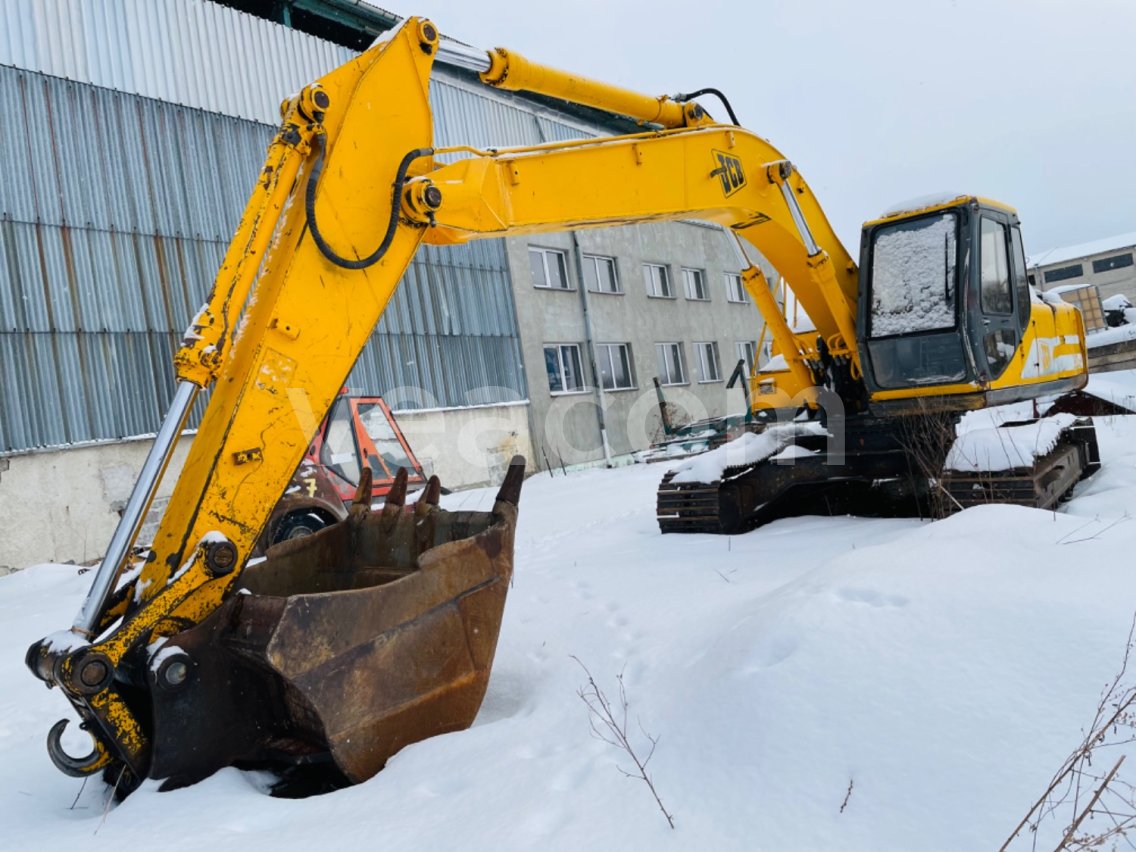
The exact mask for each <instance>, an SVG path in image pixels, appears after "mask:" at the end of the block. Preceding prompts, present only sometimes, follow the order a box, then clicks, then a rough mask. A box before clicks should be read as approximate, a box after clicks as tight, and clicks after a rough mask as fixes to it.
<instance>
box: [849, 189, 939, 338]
mask: <svg viewBox="0 0 1136 852" xmlns="http://www.w3.org/2000/svg"><path fill="white" fill-rule="evenodd" d="M957 245H958V216H956V215H955V214H954V213H953V212H952V213H943V214H941V215H938V216H925V217H922V218H919V219H914V220H910V221H906V222H897V223H896V224H894V225H889V226H886V227H883V228H880V229H879V230H878V231H876V233H875V236H874V239H873V243H872V269H871V294H872V295H871V298H872V314H871V327H870V329H869V334H870V336H872V337H888V336H891V335H896V334H912V333H915V332H921V331H939V330H945V329H951V328H954V327H955V301H956V299H955V293H956V292H957V289H958V268H957V265H958V260H957V258H958V251H957Z"/></svg>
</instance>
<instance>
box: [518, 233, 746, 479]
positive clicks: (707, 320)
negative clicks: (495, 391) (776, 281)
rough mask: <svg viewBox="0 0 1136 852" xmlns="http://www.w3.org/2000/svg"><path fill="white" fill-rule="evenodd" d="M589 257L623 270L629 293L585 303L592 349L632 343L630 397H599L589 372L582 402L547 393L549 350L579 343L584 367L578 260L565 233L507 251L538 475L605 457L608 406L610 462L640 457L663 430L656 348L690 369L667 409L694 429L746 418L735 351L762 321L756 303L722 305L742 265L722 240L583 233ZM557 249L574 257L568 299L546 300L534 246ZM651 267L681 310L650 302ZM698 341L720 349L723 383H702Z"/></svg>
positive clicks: (555, 294) (551, 296)
mask: <svg viewBox="0 0 1136 852" xmlns="http://www.w3.org/2000/svg"><path fill="white" fill-rule="evenodd" d="M575 238H576V239H577V240H578V241H579V248H580V252H581V253H582V254H597V255H605V256H608V257H614V258H616V263H617V268H618V275H619V279H620V283H621V289H622V292H621V293H619V294H609V293H595V292H587V293H586V294H585V296H586V299H587V308H588V313H589V316H590V322H591V330H592V338H593V342H594V343H595V344H600V343H630V344H631V354H632V358H633V360H634V373H635V387H634V388H633V389H630V390H615V391H605V392H603V393H602V394H600V393H598V392H597V391H596V386H597V383H598V382H597V376H596V375H595V374H594V372H593V369H592V367H591V366H589V365H587V364H585V369H584V372H585V376H586V381H587V385H588V386H587V389H586V390H585V391H583V392H579V393H556V394H554V393H552V392H550V390H549V382H548V376H547V372H546V370H545V362H544V346H545V344H551V343H578V344H580V346H581V352H582V353H583V354H584V360H585V361H587V354H586V346H585V340H586V334H585V322H584V306H583V300H582V299H581V293H580V275H579V270H578V266H577V257H576V253H575V249H574V245H573V235H572V234H570V233H560V234H549V235H539V236H533V237H525V238H516V239H510V240H508V241H507V242H508V252H509V265H510V268H511V270H512V278H513V286H514V291H515V300H516V305H517V316H518V320H519V323H520V330H521V346H522V350H523V353H524V361H525V370H526V372H527V382H528V388H529V399H530V401H531V403H532V418H533V424H534V426H533V441H534V444H535V447H534V449H535V450H536V452H537V454H538V457H539V463H540V466H541V467H542V468H543V467H545V466H546V462H545V456H546V455H547V457H548V462H549V463H551V464H552V465H553V466H556V465H557V464H559V463H560V461H561V460H563V462H564V463H565V464H578V463H583V462H589V461H597V460H599V459H602V458H603V457H604V453H603V443H602V439H601V435H600V426H599V415H598V412H599V409H600V407H601V406H602V410H603V413H604V420H605V422H606V427H607V436H608V443H609V446H610V451H611V453H612V454H613V455H616V456H618V455H622V454H626V453H629V452H631V451H633V450H639V449H643V448H644V447H646V446H647V444H648V443H649V442H650V441H651V439H652V438H653V437H654V436H655V434H656V432H657V430H658V422H659V418H658V408H657V405H656V400H655V391H654V384H653V382H652V379H653V378H654V377H655V376H656V374H657V373H658V369H657V361H656V354H655V344H656V343H664V342H681V343H682V346H683V352H684V356H685V359H686V366H687V382H686V383H685V384H683V385H680V386H675V387H668V388H665V392H666V394H667V398H668V400H669V401H670V402H673V403H675V404H676V405H678V406H679V407H680V408H682V409H683V410H684V411H685V413H686V415H687V416H689V417H690V418H692V419H699V418H702V417H706V416H710V415H718V414H724V413H730V412H735V411H742V410H743V407H744V402H743V397H742V392H741V390H740V389H736V390H735V391H734V392H731V399H729V400H728V399H727V393H726V379H728V378H729V375H730V373H731V372H732V370H733V368H734V365H735V363H736V362H737V356H736V354H735V344H736V343H737V342H740V341H751V342H755V343H756V342H757V341H758V340H759V338H760V334H761V326H762V321H761V317H760V315H759V314H758V312H757V309H756V308H755V307H754V306H753V305H752V304H750V303H748V302H747V303H745V304H737V303H733V302H728V301H727V299H726V278H725V276H726V273H727V272H737V271H738V265H737V260H736V259H735V255H734V253H733V250H732V249H731V248H730V246H729V243H728V242H727V238H726V236H725V235H724V234H723V233H722V231H721V230H719V229H717V228H710V227H705V226H701V225H696V224H691V223H683V222H680V223H665V224H664V223H648V224H643V225H633V226H627V227H620V228H605V229H599V230H587V231H580V232H577V233H576V235H575ZM530 245H531V246H539V247H544V248H555V249H561V250H563V251H564V252H565V253H566V254H567V259H568V264H569V267H570V268H569V279H570V282H571V284H572V287H573V289H571V290H549V289H543V288H538V287H536V286H534V284H533V275H532V272H531V270H530V266H529V255H528V249H529V246H530ZM644 263H658V264H665V265H667V267H668V268H669V271H670V275H671V280H672V283H673V286H674V291H675V298H673V299H659V298H650V297H648V295H647V289H646V284H645V282H644V279H643V271H642V266H643V264H644ZM684 266H686V267H692V268H696V269H702V270H703V271H704V272H705V277H706V283H707V288H708V291H709V295H710V299H709V301H705V302H703V301H691V300H688V299H687V298H686V296H685V292H684V290H683V282H682V274H681V269H682V267H684ZM696 341H717V342H718V350H719V356H720V357H719V362H720V363H719V367H720V373H721V379H720V380H718V381H714V382H708V383H701V382H699V381H698V375H697V367H696V353H695V351H694V349H693V345H692V344H693V343H694V342H696Z"/></svg>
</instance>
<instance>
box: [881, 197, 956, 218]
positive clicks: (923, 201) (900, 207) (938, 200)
mask: <svg viewBox="0 0 1136 852" xmlns="http://www.w3.org/2000/svg"><path fill="white" fill-rule="evenodd" d="M969 197H970V196H968V195H967V194H966V193H965V192H935V193H932V194H931V195H920V196H919V197H918V198H910V199H908V200H907V201H901V202H899V203H898V204H893V205H892V206H891V207H889V208H888V209H887V210H885V211H884V212H883V213H881V214H880V218H881V219H884V218H886V217H888V216H898V215H899V214H900V213H913V212H915V211H916V210H925V209H926V208H928V207H938V206H939V205H940V204H948V203H950V202H951V201H955V200H956V199H959V198H969Z"/></svg>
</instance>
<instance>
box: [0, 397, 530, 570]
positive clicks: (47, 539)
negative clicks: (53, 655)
mask: <svg viewBox="0 0 1136 852" xmlns="http://www.w3.org/2000/svg"><path fill="white" fill-rule="evenodd" d="M397 418H398V422H399V426H401V428H402V429H403V432H404V433H405V434H406V436H407V439H408V440H409V441H410V445H411V447H412V448H413V449H414V451H415V454H416V455H417V456H418V458H419V460H420V461H421V462H422V463H423V466H425V467H426V468H427V471H428V472H432V473H437V474H438V476H439V477H440V478H441V480H442V484H443V485H445V486H446V487H447V488H450V489H455V490H456V489H458V488H465V487H469V486H475V485H485V484H493V485H496V484H498V483H499V482H500V481H501V479H502V477H503V476H504V472H505V468H506V467H507V466H508V464H509V460H510V459H511V458H512V457H513V455H514V454H515V453H520V454H521V455H523V456H525V458H526V459H529V460H532V459H533V458H534V454H533V450H532V442H531V440H530V438H529V418H528V406H527V405H526V404H524V403H520V404H512V405H504V406H485V407H479V408H469V409H449V410H441V411H430V412H406V413H402V414H398V415H397ZM192 441H193V439H192V436H189V435H186V436H185V437H183V438H182V440H181V442H180V443H179V444H178V448H177V450H176V451H175V455H174V458H173V460H172V461H171V462H170V467H169V470H168V472H167V474H166V476H165V479H164V480H163V482H162V485H161V486H160V487H159V489H158V495H157V498H156V499H155V502H154V505H155V509H156V510H158V512H160V510H161V509H162V508H163V507H164V506H165V503H166V502H167V500H168V499H169V495H170V493H171V492H172V491H173V486H174V483H175V481H176V479H177V475H178V472H179V471H180V470H181V466H182V463H183V462H184V460H185V456H186V454H187V453H188V451H189V447H190V444H191V443H192ZM151 443H152V442H151V441H150V440H146V439H143V440H129V441H116V442H108V443H100V444H90V445H86V446H75V447H67V448H63V449H53V450H44V451H41V452H28V453H20V454H16V455H8V456H4V457H0V517H2V518H3V519H4V534H3V535H2V536H0V575H3V574H7V573H9V572H10V571H12V570H15V569H17V568H24V567H27V566H28V565H34V564H37V563H40V562H69V561H70V562H79V563H82V562H89V561H91V560H96V559H99V558H101V557H102V554H103V552H104V550H105V548H106V545H107V543H108V542H109V541H110V538H111V535H112V534H113V533H114V529H115V526H116V525H117V524H118V518H119V512H120V511H121V510H122V509H123V507H124V506H125V505H126V501H127V500H128V499H129V497H130V492H131V489H133V487H134V480H135V478H136V477H137V475H138V471H139V470H141V469H142V463H143V462H144V461H145V458H146V453H148V452H149V450H150V445H151ZM158 512H155V513H152V517H151V518H150V519H149V521H148V524H147V527H146V528H144V532H143V535H142V540H147V539H148V536H147V535H146V532H145V529H147V528H148V529H150V530H152V529H153V528H155V526H156V523H157V520H158V518H157V514H158Z"/></svg>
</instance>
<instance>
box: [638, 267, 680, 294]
mask: <svg viewBox="0 0 1136 852" xmlns="http://www.w3.org/2000/svg"><path fill="white" fill-rule="evenodd" d="M643 280H644V281H645V282H646V283H647V295H648V296H651V297H652V298H655V299H673V298H674V288H673V287H671V276H670V270H668V269H667V268H666V267H665V266H663V265H662V264H661V263H644V264H643Z"/></svg>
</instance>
